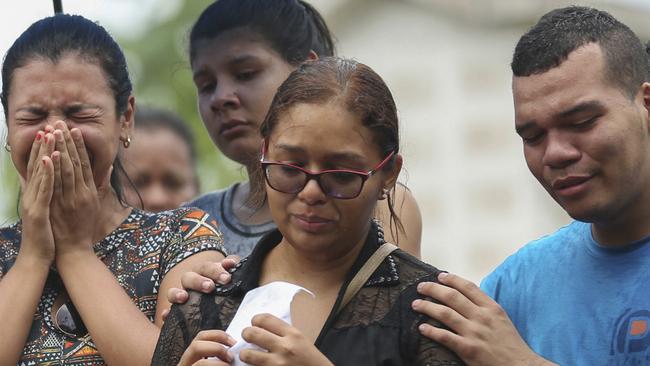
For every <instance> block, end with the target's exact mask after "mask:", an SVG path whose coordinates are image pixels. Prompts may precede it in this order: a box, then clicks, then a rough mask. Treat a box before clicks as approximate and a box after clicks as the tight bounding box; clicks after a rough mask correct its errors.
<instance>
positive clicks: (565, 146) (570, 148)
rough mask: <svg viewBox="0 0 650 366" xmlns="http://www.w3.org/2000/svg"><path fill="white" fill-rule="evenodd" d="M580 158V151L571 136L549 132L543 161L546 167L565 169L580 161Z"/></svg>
mask: <svg viewBox="0 0 650 366" xmlns="http://www.w3.org/2000/svg"><path fill="white" fill-rule="evenodd" d="M580 156H581V153H580V150H579V149H578V148H577V146H576V145H575V143H574V141H572V139H571V138H570V136H567V134H564V133H561V132H551V131H549V132H548V134H547V136H546V149H545V150H544V157H543V160H542V162H543V163H544V166H548V167H550V168H553V169H563V168H566V167H567V166H569V165H571V164H573V163H575V162H576V161H578V160H580Z"/></svg>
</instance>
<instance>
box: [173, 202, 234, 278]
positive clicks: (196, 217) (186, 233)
mask: <svg viewBox="0 0 650 366" xmlns="http://www.w3.org/2000/svg"><path fill="white" fill-rule="evenodd" d="M180 212H182V214H181V215H180V217H179V218H178V221H177V225H176V227H175V232H174V233H173V235H171V240H169V241H167V242H166V243H165V244H164V248H163V252H162V263H161V269H162V273H163V275H165V274H167V272H169V271H170V270H171V269H172V268H173V267H174V266H175V265H177V264H178V263H180V262H181V261H183V260H184V259H186V258H188V257H190V256H192V255H194V254H196V253H200V252H203V251H206V250H216V251H219V252H221V253H222V254H223V255H224V256H226V255H227V253H226V249H225V248H224V246H223V238H222V236H221V233H220V232H219V229H218V224H217V222H216V221H215V220H214V219H213V218H212V216H210V215H209V214H208V213H207V212H205V211H203V210H200V209H196V208H186V209H182V210H180Z"/></svg>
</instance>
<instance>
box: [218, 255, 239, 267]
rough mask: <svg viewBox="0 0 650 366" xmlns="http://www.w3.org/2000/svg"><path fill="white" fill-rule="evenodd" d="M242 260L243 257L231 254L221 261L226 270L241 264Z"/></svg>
mask: <svg viewBox="0 0 650 366" xmlns="http://www.w3.org/2000/svg"><path fill="white" fill-rule="evenodd" d="M240 261H241V258H239V256H238V255H234V254H231V255H229V256H227V257H226V258H224V259H223V260H222V261H221V266H222V267H223V269H225V270H231V269H233V268H235V266H236V265H237V264H239V262H240Z"/></svg>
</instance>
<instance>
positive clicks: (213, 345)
mask: <svg viewBox="0 0 650 366" xmlns="http://www.w3.org/2000/svg"><path fill="white" fill-rule="evenodd" d="M234 344H235V340H234V339H232V337H230V336H229V335H228V334H226V332H224V331H222V330H204V331H201V332H199V333H198V334H197V335H196V337H195V338H194V340H193V341H192V343H190V346H189V347H188V348H187V349H186V350H185V352H184V353H183V356H182V357H181V361H180V363H179V365H192V364H194V365H196V364H197V362H198V361H200V360H202V359H203V358H206V357H217V358H219V360H221V361H226V362H227V363H226V364H228V363H230V362H232V360H233V357H232V355H230V354H229V353H228V348H227V347H232V346H233V345H234ZM219 360H206V361H212V363H199V364H202V365H221V364H222V363H218V362H219Z"/></svg>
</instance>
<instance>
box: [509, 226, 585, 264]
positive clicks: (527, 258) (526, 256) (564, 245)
mask: <svg viewBox="0 0 650 366" xmlns="http://www.w3.org/2000/svg"><path fill="white" fill-rule="evenodd" d="M588 233H589V224H586V223H584V222H579V221H574V222H572V223H570V224H568V225H566V226H563V227H561V228H560V229H558V230H557V231H555V232H554V233H552V234H549V235H545V236H542V237H541V238H539V239H536V240H533V241H531V242H529V243H527V244H526V245H524V246H523V247H522V248H521V249H519V250H518V251H517V252H515V253H514V254H513V255H511V256H510V257H508V258H507V259H506V260H505V261H504V262H503V263H502V264H501V265H500V266H499V267H512V266H520V265H528V264H533V263H531V262H534V263H537V264H539V263H540V262H544V261H546V260H548V259H549V258H554V259H557V258H558V256H561V255H563V254H564V253H567V252H571V251H572V250H575V247H576V244H577V243H579V242H580V241H582V240H584V238H585V234H588ZM499 267H497V269H498V268H499Z"/></svg>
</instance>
